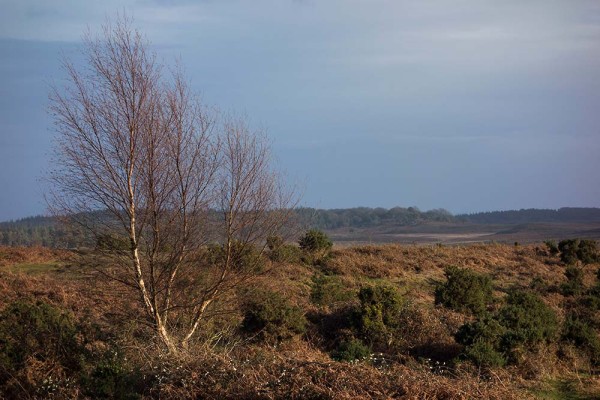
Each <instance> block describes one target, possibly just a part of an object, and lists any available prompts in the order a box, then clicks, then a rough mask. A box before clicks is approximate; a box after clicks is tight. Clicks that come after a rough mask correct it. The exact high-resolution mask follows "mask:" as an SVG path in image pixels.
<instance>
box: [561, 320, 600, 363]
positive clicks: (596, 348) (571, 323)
mask: <svg viewBox="0 0 600 400" xmlns="http://www.w3.org/2000/svg"><path fill="white" fill-rule="evenodd" d="M562 339H563V340H565V341H567V342H571V343H573V344H574V345H575V346H577V347H579V348H581V349H582V350H583V351H584V352H585V353H586V354H587V355H588V356H589V358H590V361H591V362H592V364H594V365H596V366H598V365H600V338H599V337H598V333H596V331H595V329H594V328H593V327H592V326H590V324H589V323H588V322H587V321H584V320H582V319H580V318H579V317H577V316H574V315H570V316H568V317H567V319H566V320H565V323H564V326H563V332H562Z"/></svg>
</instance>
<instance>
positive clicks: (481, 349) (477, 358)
mask: <svg viewBox="0 0 600 400" xmlns="http://www.w3.org/2000/svg"><path fill="white" fill-rule="evenodd" d="M505 334H506V328H504V327H503V326H502V325H501V324H500V323H499V322H498V321H497V320H496V319H494V318H492V316H489V315H486V316H484V317H482V318H480V319H478V320H476V321H473V322H470V323H467V324H464V325H463V326H461V327H460V328H459V330H458V332H457V333H456V334H455V335H454V338H455V340H456V341H457V342H458V343H460V344H462V345H464V346H465V349H464V351H463V353H462V354H461V358H463V359H466V360H469V361H471V362H472V363H474V364H475V365H477V366H484V367H501V366H503V365H504V364H505V363H506V359H505V358H504V355H503V354H502V351H501V350H500V349H501V345H502V338H503V337H504V335H505Z"/></svg>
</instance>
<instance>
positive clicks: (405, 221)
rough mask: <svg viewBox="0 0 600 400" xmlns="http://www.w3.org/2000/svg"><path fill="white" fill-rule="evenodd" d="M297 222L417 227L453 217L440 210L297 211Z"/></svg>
mask: <svg viewBox="0 0 600 400" xmlns="http://www.w3.org/2000/svg"><path fill="white" fill-rule="evenodd" d="M297 213H298V216H299V219H300V221H302V222H303V223H305V224H307V225H310V226H312V227H315V228H319V229H338V228H368V227H376V226H381V225H385V226H398V225H418V224H420V223H423V222H453V221H454V220H455V218H454V217H453V216H452V214H451V213H450V212H449V211H447V210H444V209H441V208H440V209H436V210H429V211H421V210H419V209H418V208H417V207H408V208H403V207H394V208H390V209H385V208H368V207H358V208H343V209H333V210H319V209H314V208H300V209H298V210H297Z"/></svg>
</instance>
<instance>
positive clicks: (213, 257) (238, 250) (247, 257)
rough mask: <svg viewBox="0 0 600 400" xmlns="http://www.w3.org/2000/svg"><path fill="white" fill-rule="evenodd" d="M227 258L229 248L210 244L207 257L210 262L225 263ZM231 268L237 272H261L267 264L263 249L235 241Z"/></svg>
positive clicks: (231, 254)
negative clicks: (262, 252)
mask: <svg viewBox="0 0 600 400" xmlns="http://www.w3.org/2000/svg"><path fill="white" fill-rule="evenodd" d="M226 258H227V249H226V248H225V247H224V245H221V244H213V245H210V246H208V248H207V249H206V252H205V259H206V261H207V262H208V263H209V264H215V265H219V264H223V263H224V262H225V261H226ZM229 265H230V268H231V269H232V270H234V271H236V272H242V271H243V272H259V271H261V270H262V269H263V268H264V266H265V260H264V259H263V257H262V254H261V251H259V249H257V248H256V247H255V246H253V245H252V244H250V243H243V242H239V241H234V242H233V243H232V246H231V253H230V260H229Z"/></svg>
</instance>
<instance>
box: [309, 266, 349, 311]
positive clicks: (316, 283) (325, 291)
mask: <svg viewBox="0 0 600 400" xmlns="http://www.w3.org/2000/svg"><path fill="white" fill-rule="evenodd" d="M354 296H355V294H354V292H353V291H351V290H348V289H347V288H346V286H345V285H344V284H343V282H342V280H341V279H340V278H339V277H337V276H328V275H323V274H317V275H315V276H313V278H312V290H311V293H310V300H311V302H313V303H314V304H316V305H318V306H328V307H331V306H335V305H336V304H341V303H345V302H348V301H349V300H351V299H352V298H354Z"/></svg>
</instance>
